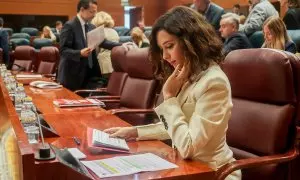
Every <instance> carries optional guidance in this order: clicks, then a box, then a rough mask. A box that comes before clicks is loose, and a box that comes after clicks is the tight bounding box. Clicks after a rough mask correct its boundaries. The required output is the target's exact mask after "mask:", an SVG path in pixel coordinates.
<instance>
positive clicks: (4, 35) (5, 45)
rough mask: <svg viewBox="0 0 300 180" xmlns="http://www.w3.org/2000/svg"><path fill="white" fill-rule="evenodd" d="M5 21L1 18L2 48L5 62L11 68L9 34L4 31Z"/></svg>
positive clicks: (0, 45)
mask: <svg viewBox="0 0 300 180" xmlns="http://www.w3.org/2000/svg"><path fill="white" fill-rule="evenodd" d="M3 24H4V20H3V19H2V18H1V17H0V48H1V49H2V50H3V61H4V63H5V64H6V66H7V67H8V66H9V46H8V33H7V31H5V30H3Z"/></svg>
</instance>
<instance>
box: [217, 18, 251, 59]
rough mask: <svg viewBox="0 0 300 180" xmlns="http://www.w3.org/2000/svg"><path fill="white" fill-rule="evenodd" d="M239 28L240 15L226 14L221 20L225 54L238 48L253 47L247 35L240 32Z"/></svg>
mask: <svg viewBox="0 0 300 180" xmlns="http://www.w3.org/2000/svg"><path fill="white" fill-rule="evenodd" d="M238 30H239V16H238V15H237V14H234V13H226V14H224V15H223V16H222V19H221V22H220V33H221V36H222V38H224V39H225V42H224V45H223V53H224V54H225V55H227V54H228V53H229V52H231V51H233V50H236V49H247V48H251V47H252V45H251V43H250V41H249V39H248V38H247V36H246V35H245V34H244V33H242V32H238Z"/></svg>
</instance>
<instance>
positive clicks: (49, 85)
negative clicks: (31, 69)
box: [29, 81, 62, 89]
mask: <svg viewBox="0 0 300 180" xmlns="http://www.w3.org/2000/svg"><path fill="white" fill-rule="evenodd" d="M29 85H30V86H33V87H38V88H41V89H56V88H61V87H62V85H60V84H57V83H55V82H49V81H32V82H31V83H29Z"/></svg>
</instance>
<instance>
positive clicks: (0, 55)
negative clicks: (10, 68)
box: [0, 48, 3, 63]
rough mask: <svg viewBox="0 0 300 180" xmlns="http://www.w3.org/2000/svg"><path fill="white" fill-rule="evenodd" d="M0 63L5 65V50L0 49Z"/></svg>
mask: <svg viewBox="0 0 300 180" xmlns="http://www.w3.org/2000/svg"><path fill="white" fill-rule="evenodd" d="M0 62H1V63H3V50H2V48H0Z"/></svg>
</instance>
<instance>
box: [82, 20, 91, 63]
mask: <svg viewBox="0 0 300 180" xmlns="http://www.w3.org/2000/svg"><path fill="white" fill-rule="evenodd" d="M84 30H85V42H86V47H87V33H88V32H89V26H88V24H87V23H85V24H84ZM88 64H89V67H90V68H91V69H92V68H93V58H92V53H91V54H90V55H89V56H88Z"/></svg>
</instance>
